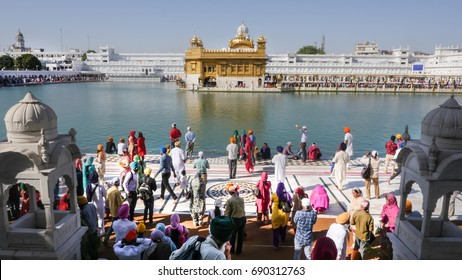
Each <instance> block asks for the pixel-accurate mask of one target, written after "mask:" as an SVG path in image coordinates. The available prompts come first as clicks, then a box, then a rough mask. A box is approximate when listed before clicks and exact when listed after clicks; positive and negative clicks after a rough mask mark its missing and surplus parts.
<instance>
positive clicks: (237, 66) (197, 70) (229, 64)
mask: <svg viewBox="0 0 462 280" xmlns="http://www.w3.org/2000/svg"><path fill="white" fill-rule="evenodd" d="M190 44H191V47H190V48H189V49H188V50H187V51H186V55H185V66H184V67H185V68H184V72H185V74H186V75H187V76H188V75H189V76H191V75H192V76H194V77H196V76H197V85H198V86H210V85H212V86H216V85H217V84H218V85H220V84H221V86H223V84H224V83H226V84H227V85H228V83H229V85H232V83H233V82H234V81H235V79H236V78H244V81H245V78H253V79H255V78H256V79H257V80H256V82H257V83H258V84H260V83H261V80H262V79H263V76H264V75H265V67H266V39H265V38H264V37H263V36H260V37H259V38H258V39H257V48H255V47H254V42H253V40H252V39H251V38H250V36H249V33H248V29H247V27H246V26H245V25H243V24H241V26H239V28H238V31H237V34H236V37H235V38H234V39H231V40H230V41H229V49H222V50H208V49H205V48H204V45H203V43H202V41H201V40H200V39H199V38H198V37H197V36H194V37H192V39H191V41H190ZM248 81H249V80H248ZM252 83H253V80H252ZM255 86H256V85H255Z"/></svg>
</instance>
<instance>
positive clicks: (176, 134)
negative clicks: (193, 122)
mask: <svg viewBox="0 0 462 280" xmlns="http://www.w3.org/2000/svg"><path fill="white" fill-rule="evenodd" d="M180 138H181V131H180V130H179V129H178V128H176V123H172V129H170V147H173V146H174V145H175V142H176V141H178V140H180Z"/></svg>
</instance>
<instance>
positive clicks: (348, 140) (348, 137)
mask: <svg viewBox="0 0 462 280" xmlns="http://www.w3.org/2000/svg"><path fill="white" fill-rule="evenodd" d="M343 132H345V137H344V138H343V142H344V143H345V144H346V150H345V152H346V153H347V154H348V156H349V157H350V158H351V157H352V156H353V135H352V134H351V133H350V132H351V130H350V128H349V127H345V128H344V129H343ZM347 168H348V163H347Z"/></svg>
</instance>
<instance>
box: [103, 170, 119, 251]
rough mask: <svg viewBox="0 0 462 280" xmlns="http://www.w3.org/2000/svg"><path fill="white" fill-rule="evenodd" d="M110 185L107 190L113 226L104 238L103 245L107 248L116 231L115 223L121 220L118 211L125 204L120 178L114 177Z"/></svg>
mask: <svg viewBox="0 0 462 280" xmlns="http://www.w3.org/2000/svg"><path fill="white" fill-rule="evenodd" d="M109 184H110V187H109V189H108V190H107V195H106V200H107V201H108V202H109V212H110V213H111V219H112V221H111V226H110V227H109V229H108V230H107V232H106V236H105V237H104V240H103V244H104V246H106V247H107V244H108V241H109V237H110V236H111V234H112V232H113V231H114V229H113V226H114V222H115V221H117V220H118V219H119V216H118V213H117V210H119V207H120V206H122V203H123V202H124V199H123V197H122V194H121V193H120V190H119V185H120V181H119V177H114V178H113V179H112V180H111V182H110V183H109Z"/></svg>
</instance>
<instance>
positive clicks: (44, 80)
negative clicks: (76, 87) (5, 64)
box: [0, 74, 102, 87]
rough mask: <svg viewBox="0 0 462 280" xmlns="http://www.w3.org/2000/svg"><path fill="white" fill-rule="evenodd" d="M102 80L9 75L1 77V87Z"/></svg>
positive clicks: (88, 77) (87, 77)
mask: <svg viewBox="0 0 462 280" xmlns="http://www.w3.org/2000/svg"><path fill="white" fill-rule="evenodd" d="M101 79H102V78H101V77H100V76H97V75H93V76H82V75H79V74H75V75H65V76H61V75H8V76H0V87H2V86H19V85H38V84H59V83H76V82H89V81H100V80H101Z"/></svg>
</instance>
